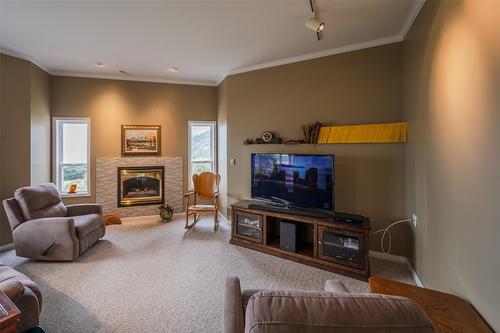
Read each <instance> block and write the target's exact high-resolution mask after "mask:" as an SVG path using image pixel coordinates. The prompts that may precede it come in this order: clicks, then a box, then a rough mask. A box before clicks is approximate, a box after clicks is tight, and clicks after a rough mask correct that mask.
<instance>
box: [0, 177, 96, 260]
mask: <svg viewBox="0 0 500 333" xmlns="http://www.w3.org/2000/svg"><path fill="white" fill-rule="evenodd" d="M3 205H4V209H5V213H6V214H7V218H8V220H9V223H10V226H11V230H12V238H13V239H14V247H15V249H16V254H17V255H18V256H21V257H26V258H31V259H36V260H46V261H71V260H74V259H76V258H78V256H79V255H80V254H82V253H83V252H84V251H85V250H87V249H88V248H89V247H90V246H92V245H93V244H94V243H95V242H97V240H98V239H99V238H101V237H103V236H104V233H105V226H104V220H103V217H102V208H101V205H99V204H79V205H68V206H65V205H64V204H63V203H62V200H61V197H60V196H59V192H58V191H57V188H56V186H55V185H54V184H42V185H35V186H28V187H23V188H20V189H18V190H16V192H15V193H14V198H10V199H6V200H4V201H3Z"/></svg>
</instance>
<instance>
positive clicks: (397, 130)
mask: <svg viewBox="0 0 500 333" xmlns="http://www.w3.org/2000/svg"><path fill="white" fill-rule="evenodd" d="M407 132H408V123H406V122H401V123H387V124H368V125H346V126H323V127H321V128H320V130H319V135H318V140H317V141H316V143H375V142H406V140H407Z"/></svg>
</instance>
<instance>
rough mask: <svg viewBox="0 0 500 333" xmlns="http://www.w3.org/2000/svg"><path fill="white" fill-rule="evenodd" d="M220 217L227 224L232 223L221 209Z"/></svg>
mask: <svg viewBox="0 0 500 333" xmlns="http://www.w3.org/2000/svg"><path fill="white" fill-rule="evenodd" d="M219 219H220V220H221V221H223V222H224V223H226V224H231V221H230V220H228V219H227V218H226V217H225V216H224V214H222V213H221V212H220V211H219Z"/></svg>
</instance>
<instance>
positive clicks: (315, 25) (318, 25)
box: [306, 0, 325, 40]
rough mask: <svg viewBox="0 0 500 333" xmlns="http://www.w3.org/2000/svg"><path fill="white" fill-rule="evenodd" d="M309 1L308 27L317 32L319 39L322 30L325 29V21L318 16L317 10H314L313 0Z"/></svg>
mask: <svg viewBox="0 0 500 333" xmlns="http://www.w3.org/2000/svg"><path fill="white" fill-rule="evenodd" d="M307 2H308V3H309V9H310V12H309V13H310V14H309V17H308V18H307V21H306V27H308V28H309V29H311V30H314V31H315V32H316V37H317V38H318V40H320V39H321V34H320V32H321V31H323V29H325V22H322V21H320V20H318V19H317V18H316V11H315V10H314V3H313V0H307Z"/></svg>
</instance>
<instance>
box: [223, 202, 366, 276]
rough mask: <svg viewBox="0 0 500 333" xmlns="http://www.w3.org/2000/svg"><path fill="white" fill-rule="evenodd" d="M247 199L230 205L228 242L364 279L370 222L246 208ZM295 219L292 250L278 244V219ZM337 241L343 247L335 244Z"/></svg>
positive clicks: (279, 220)
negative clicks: (349, 221)
mask: <svg viewBox="0 0 500 333" xmlns="http://www.w3.org/2000/svg"><path fill="white" fill-rule="evenodd" d="M251 203H255V201H251V200H242V201H238V202H237V203H235V204H233V205H231V208H232V219H231V229H232V231H231V240H230V243H231V244H235V245H239V246H244V247H247V248H249V249H252V250H256V251H260V252H264V253H268V254H272V255H275V256H278V257H281V258H285V259H289V260H293V261H296V262H299V263H302V264H305V265H309V266H314V267H317V268H321V269H325V270H328V271H331V272H335V273H339V274H343V275H348V276H351V277H354V278H357V279H361V280H365V281H366V280H368V277H369V276H370V263H369V261H368V236H369V232H370V222H369V219H368V218H365V223H364V224H363V225H358V224H349V223H339V222H334V221H333V220H332V219H326V218H318V217H309V216H300V215H294V214H289V213H282V212H270V211H264V210H257V209H251V208H249V204H251ZM282 221H283V222H292V223H295V225H296V229H297V242H296V251H295V252H289V251H286V250H283V249H281V248H280V222H282ZM339 242H340V243H342V244H344V245H347V247H341V246H339Z"/></svg>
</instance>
